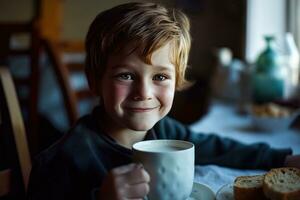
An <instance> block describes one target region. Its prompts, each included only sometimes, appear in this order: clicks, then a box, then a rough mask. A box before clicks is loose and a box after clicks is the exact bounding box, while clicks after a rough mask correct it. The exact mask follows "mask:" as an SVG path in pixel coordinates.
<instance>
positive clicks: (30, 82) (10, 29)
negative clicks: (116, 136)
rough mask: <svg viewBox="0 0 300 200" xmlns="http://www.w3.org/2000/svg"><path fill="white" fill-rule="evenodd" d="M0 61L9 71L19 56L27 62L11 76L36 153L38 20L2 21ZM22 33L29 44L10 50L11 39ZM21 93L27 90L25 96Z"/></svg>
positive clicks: (38, 78) (0, 27)
mask: <svg viewBox="0 0 300 200" xmlns="http://www.w3.org/2000/svg"><path fill="white" fill-rule="evenodd" d="M0 30H1V31H0V38H1V39H0V40H1V41H0V62H2V64H5V66H6V67H8V68H9V63H10V62H9V61H10V60H14V59H17V58H19V57H22V56H23V57H26V58H27V59H28V62H24V63H23V64H22V65H18V71H22V72H24V73H21V75H20V74H18V75H13V79H14V82H15V85H16V90H17V91H18V92H17V93H18V98H19V101H20V103H21V105H22V110H23V113H24V115H25V116H26V118H25V119H26V120H25V122H26V124H27V125H28V126H27V127H28V129H27V131H28V133H29V135H30V137H29V139H30V140H29V143H30V145H31V147H32V148H31V151H32V152H35V148H36V146H37V124H38V96H39V94H38V91H39V81H40V72H39V68H40V67H39V59H40V32H39V24H38V21H37V20H32V21H30V22H7V23H6V22H1V23H0ZM18 34H23V35H25V36H28V37H27V38H28V40H29V41H28V42H29V45H27V46H26V45H24V46H21V47H12V45H11V43H12V41H13V38H14V37H15V36H16V35H18ZM24 91H27V92H25V93H24Z"/></svg>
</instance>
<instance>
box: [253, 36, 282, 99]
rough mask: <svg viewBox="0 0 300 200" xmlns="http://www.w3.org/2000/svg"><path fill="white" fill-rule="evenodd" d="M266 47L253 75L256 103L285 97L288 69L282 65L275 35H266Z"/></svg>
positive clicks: (259, 57) (258, 59)
mask: <svg viewBox="0 0 300 200" xmlns="http://www.w3.org/2000/svg"><path fill="white" fill-rule="evenodd" d="M265 41H266V48H265V50H264V51H262V53H261V54H260V55H259V56H258V58H257V61H256V63H255V69H254V71H253V76H252V89H253V91H252V94H253V101H254V102H255V103H267V102H271V101H274V100H277V99H281V98H283V97H284V89H285V80H286V70H285V69H284V66H282V65H280V61H279V54H278V53H277V51H276V50H275V48H274V46H273V43H274V37H272V36H266V37H265Z"/></svg>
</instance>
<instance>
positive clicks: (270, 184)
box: [263, 167, 300, 200]
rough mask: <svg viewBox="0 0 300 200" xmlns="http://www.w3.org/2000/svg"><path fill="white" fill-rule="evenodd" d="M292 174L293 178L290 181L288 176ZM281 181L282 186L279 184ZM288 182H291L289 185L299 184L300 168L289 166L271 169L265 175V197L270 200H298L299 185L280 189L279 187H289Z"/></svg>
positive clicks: (299, 197) (299, 194) (299, 193)
mask: <svg viewBox="0 0 300 200" xmlns="http://www.w3.org/2000/svg"><path fill="white" fill-rule="evenodd" d="M292 174H293V179H292V181H291V180H289V176H290V175H292ZM283 182H284V186H281V185H282V183H283ZM280 183H281V185H280ZM289 184H291V187H292V186H294V187H295V186H296V185H297V184H298V185H300V169H297V168H291V167H283V168H275V169H271V170H270V171H269V172H268V173H267V174H266V175H265V178H264V182H263V191H264V194H265V195H266V197H268V198H269V199H271V200H300V186H299V188H293V189H290V190H291V191H282V190H280V187H289V186H288V185H289ZM282 189H283V188H282Z"/></svg>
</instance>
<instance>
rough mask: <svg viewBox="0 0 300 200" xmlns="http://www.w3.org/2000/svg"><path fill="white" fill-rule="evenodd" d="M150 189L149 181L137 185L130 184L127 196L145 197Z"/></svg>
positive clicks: (131, 197)
mask: <svg viewBox="0 0 300 200" xmlns="http://www.w3.org/2000/svg"><path fill="white" fill-rule="evenodd" d="M149 191H150V187H149V184H148V183H140V184H135V185H128V188H127V192H126V197H127V198H129V199H138V198H143V197H145V196H146V195H147V194H148V193H149Z"/></svg>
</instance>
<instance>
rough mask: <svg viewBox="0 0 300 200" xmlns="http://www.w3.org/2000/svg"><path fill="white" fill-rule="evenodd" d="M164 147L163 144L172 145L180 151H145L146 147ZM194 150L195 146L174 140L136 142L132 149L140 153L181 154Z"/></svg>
mask: <svg viewBox="0 0 300 200" xmlns="http://www.w3.org/2000/svg"><path fill="white" fill-rule="evenodd" d="M151 144H156V145H163V144H169V145H170V144H172V146H173V147H178V148H180V149H177V150H174V151H152V150H149V149H145V145H146V146H147V145H151ZM193 148H194V144H193V143H191V142H188V141H185V140H172V139H156V140H145V141H140V142H136V143H134V144H133V145H132V149H133V150H134V151H139V152H143V153H154V154H155V153H157V154H160V153H179V152H185V151H189V150H191V149H193Z"/></svg>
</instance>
